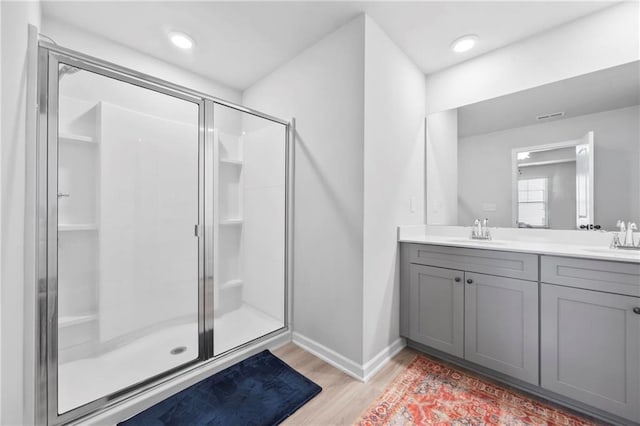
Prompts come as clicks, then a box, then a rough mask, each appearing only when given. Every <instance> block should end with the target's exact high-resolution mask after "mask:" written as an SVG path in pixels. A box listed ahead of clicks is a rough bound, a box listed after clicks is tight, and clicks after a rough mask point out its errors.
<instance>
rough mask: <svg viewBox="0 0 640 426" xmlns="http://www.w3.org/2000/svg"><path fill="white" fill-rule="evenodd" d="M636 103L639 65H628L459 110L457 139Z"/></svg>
mask: <svg viewBox="0 0 640 426" xmlns="http://www.w3.org/2000/svg"><path fill="white" fill-rule="evenodd" d="M638 104H640V62H631V63H628V64H625V65H620V66H617V67H613V68H607V69H604V70H601V71H596V72H593V73H590V74H585V75H581V76H578V77H574V78H569V79H567V80H562V81H558V82H556V83H551V84H546V85H544V86H540V87H535V88H533V89H529V90H524V91H522V92H518V93H513V94H511V95H506V96H501V97H499V98H494V99H489V100H487V101H482V102H478V103H475V104H471V105H467V106H464V107H462V108H459V109H458V136H459V137H465V136H469V135H478V134H485V133H490V132H495V131H499V130H504V129H513V128H516V127H523V126H529V125H532V124H539V123H542V122H543V121H538V120H537V119H536V117H538V116H540V115H544V114H552V113H556V112H564V113H565V115H564V117H562V118H570V117H577V116H580V115H585V114H593V113H596V112H602V111H610V110H613V109H618V108H625V107H629V106H633V105H638ZM551 120H557V119H554V118H552V119H550V120H549V121H551Z"/></svg>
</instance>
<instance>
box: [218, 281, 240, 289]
mask: <svg viewBox="0 0 640 426" xmlns="http://www.w3.org/2000/svg"><path fill="white" fill-rule="evenodd" d="M241 285H242V280H240V279H235V280H229V281H225V282H223V283H222V284H220V288H221V289H227V288H232V287H240V286H241Z"/></svg>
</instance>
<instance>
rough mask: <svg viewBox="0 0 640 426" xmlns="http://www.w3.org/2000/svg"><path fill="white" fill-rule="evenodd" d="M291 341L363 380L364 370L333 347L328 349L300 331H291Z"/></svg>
mask: <svg viewBox="0 0 640 426" xmlns="http://www.w3.org/2000/svg"><path fill="white" fill-rule="evenodd" d="M292 340H293V343H295V344H296V345H298V346H300V347H301V348H302V349H304V350H305V351H307V352H309V353H311V354H313V355H315V356H317V357H318V358H320V359H321V360H323V361H324V362H326V363H328V364H331V365H333V366H334V367H336V368H337V369H338V370H341V371H343V372H344V373H346V374H348V375H349V376H351V377H353V378H355V379H358V380H360V381H361V382H364V371H363V369H362V366H361V365H360V364H358V363H357V362H355V361H352V360H350V359H349V358H347V357H345V356H342V355H340V354H339V353H338V352H336V351H334V350H333V349H329V348H327V347H326V346H324V345H322V344H320V343H318V342H316V341H315V340H312V339H309V338H308V337H306V336H303V335H302V334H300V333H297V332H295V331H294V332H293V339H292Z"/></svg>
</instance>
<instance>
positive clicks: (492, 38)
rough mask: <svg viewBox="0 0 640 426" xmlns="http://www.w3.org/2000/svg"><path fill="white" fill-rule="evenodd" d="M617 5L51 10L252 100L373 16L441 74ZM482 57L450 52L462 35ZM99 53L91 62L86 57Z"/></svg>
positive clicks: (53, 6)
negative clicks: (265, 81)
mask: <svg viewBox="0 0 640 426" xmlns="http://www.w3.org/2000/svg"><path fill="white" fill-rule="evenodd" d="M612 4H613V2H612V1H569V2H558V1H549V2H541V1H524V2H523V1H518V2H505V1H500V2H485V1H470V2H446V1H440V2H435V1H413V2H399V1H379V2H353V1H334V2H328V1H324V2H323V1H320V2H311V1H307V2H302V1H290V2H269V1H261V2H243V1H226V2H212V1H200V2H191V1H173V2H166V1H145V2H125V1H110V2H95V1H45V2H44V3H43V5H42V9H43V19H44V20H45V21H46V20H47V19H56V20H58V21H62V22H65V23H68V24H72V25H74V26H76V27H79V28H81V29H84V30H86V31H89V32H92V33H94V34H97V35H100V36H103V37H105V38H108V39H111V40H113V41H116V42H118V43H121V44H124V45H127V46H129V47H132V48H134V49H137V50H139V51H141V52H145V53H147V54H149V55H152V56H154V57H157V58H159V59H162V60H164V61H166V62H169V63H172V64H175V65H178V66H181V67H184V68H186V69H189V70H192V71H194V72H196V73H198V74H201V75H204V76H206V77H208V78H211V79H214V80H216V81H218V82H221V83H224V84H226V85H229V86H231V87H233V88H236V89H240V90H243V89H245V88H247V87H249V86H251V85H252V84H253V83H255V82H256V81H257V80H259V79H260V78H262V77H264V76H265V75H267V74H269V73H270V72H271V71H273V70H274V69H276V68H277V67H278V66H280V65H281V64H283V63H285V62H287V61H288V60H290V59H292V58H293V57H295V56H296V55H297V54H298V53H300V52H301V51H302V50H304V49H305V48H306V47H308V46H310V45H311V44H313V43H314V42H316V41H318V40H319V39H321V38H322V37H323V36H324V35H326V34H328V33H330V32H331V31H333V30H335V29H336V28H338V27H340V26H341V25H343V24H345V23H346V22H348V21H349V20H351V19H353V18H354V17H356V16H357V15H359V14H361V13H363V12H365V13H367V14H368V15H369V16H370V17H371V18H372V19H373V20H374V21H376V22H377V23H378V25H380V27H381V28H382V29H383V30H384V31H385V32H386V33H387V34H388V35H389V36H390V37H391V38H392V39H393V40H394V41H395V43H396V44H397V45H398V46H399V47H400V48H401V49H402V50H403V51H404V52H405V53H406V54H407V55H409V57H411V58H412V59H413V61H414V62H415V63H416V64H417V65H418V66H419V67H420V68H421V69H422V71H423V72H425V73H427V74H428V73H432V72H434V71H437V70H441V69H444V68H446V67H449V66H451V65H454V64H456V63H459V62H462V61H465V60H467V59H469V58H472V57H474V56H478V55H481V54H483V53H486V52H488V51H491V50H494V49H497V48H500V47H503V46H506V45H508V44H511V43H513V42H515V41H518V40H520V39H523V38H526V37H529V36H531V35H533V34H536V33H539V32H543V31H545V30H548V29H550V28H552V27H555V26H558V25H561V24H564V23H566V22H569V21H572V20H574V19H576V18H579V17H581V16H584V15H587V14H589V13H593V12H595V11H597V10H600V9H602V8H604V7H608V6H610V5H612ZM171 29H174V30H181V31H184V32H186V33H188V34H189V35H191V36H192V37H193V38H194V39H195V41H196V46H195V48H194V49H193V51H191V52H183V51H178V50H177V49H176V48H175V47H173V46H172V45H171V44H170V43H169V41H168V39H167V37H166V33H167V32H168V31H169V30H171ZM467 33H475V34H477V35H478V36H479V37H480V41H479V44H478V46H477V48H476V49H474V50H473V51H471V52H467V53H464V54H455V53H453V52H451V51H450V50H449V46H450V44H451V42H452V41H453V40H454V39H455V38H457V37H459V36H460V35H463V34H467ZM86 53H89V54H90V53H91V52H86Z"/></svg>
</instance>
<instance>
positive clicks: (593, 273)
mask: <svg viewBox="0 0 640 426" xmlns="http://www.w3.org/2000/svg"><path fill="white" fill-rule="evenodd" d="M540 281H542V282H545V283H550V284H559V285H565V286H569V287H577V288H584V289H589V290H597V291H606V292H609V293H618V294H624V295H627V296H636V297H639V296H640V264H635V263H623V262H610V261H606V260H587V259H574V258H567V257H555V256H542V258H541V269H540Z"/></svg>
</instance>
